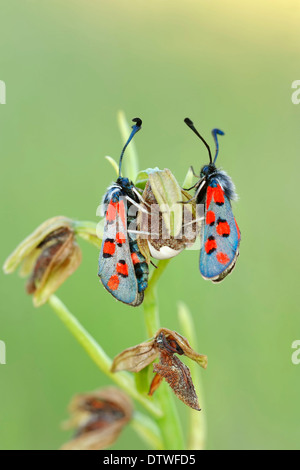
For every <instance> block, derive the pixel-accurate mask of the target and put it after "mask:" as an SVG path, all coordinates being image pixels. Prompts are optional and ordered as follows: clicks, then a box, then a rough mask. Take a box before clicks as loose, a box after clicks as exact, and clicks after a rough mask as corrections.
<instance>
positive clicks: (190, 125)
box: [184, 118, 212, 163]
mask: <svg viewBox="0 0 300 470" xmlns="http://www.w3.org/2000/svg"><path fill="white" fill-rule="evenodd" d="M184 122H185V123H186V125H187V126H189V128H190V129H192V131H193V132H194V133H195V134H196V135H197V136H198V137H199V139H201V140H202V142H203V143H204V145H205V147H206V148H207V151H208V155H209V162H210V163H212V156H211V151H210V147H209V145H208V143H207V142H206V140H205V139H204V138H203V137H202V136H201V135H200V134H199V132H198V131H197V129H196V128H195V126H194V123H193V121H191V120H190V119H189V118H185V120H184Z"/></svg>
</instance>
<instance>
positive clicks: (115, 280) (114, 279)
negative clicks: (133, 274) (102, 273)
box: [107, 274, 120, 290]
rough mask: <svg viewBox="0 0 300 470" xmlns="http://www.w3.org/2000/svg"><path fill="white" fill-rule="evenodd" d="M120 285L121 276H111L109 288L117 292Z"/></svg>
mask: <svg viewBox="0 0 300 470" xmlns="http://www.w3.org/2000/svg"><path fill="white" fill-rule="evenodd" d="M119 284H120V280H119V276H118V275H117V274H114V275H113V276H111V278H110V279H109V281H108V283H107V286H108V287H109V289H110V290H117V289H118V287H119Z"/></svg>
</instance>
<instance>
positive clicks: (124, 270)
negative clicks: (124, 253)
mask: <svg viewBox="0 0 300 470" xmlns="http://www.w3.org/2000/svg"><path fill="white" fill-rule="evenodd" d="M117 273H118V274H121V275H122V276H126V277H127V276H128V265H127V264H126V263H125V264H124V263H117Z"/></svg>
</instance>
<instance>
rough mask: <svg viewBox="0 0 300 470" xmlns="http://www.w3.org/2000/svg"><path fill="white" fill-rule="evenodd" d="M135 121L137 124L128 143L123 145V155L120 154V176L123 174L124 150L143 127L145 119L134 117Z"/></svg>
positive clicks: (133, 127)
mask: <svg viewBox="0 0 300 470" xmlns="http://www.w3.org/2000/svg"><path fill="white" fill-rule="evenodd" d="M132 121H133V122H135V123H136V124H135V125H134V126H132V131H131V134H130V136H129V138H128V140H127V142H126V144H125V145H124V147H123V150H122V153H121V156H120V162H119V177H120V176H121V168H122V160H123V156H124V152H125V150H126V147H127V146H128V144H129V143H130V142H131V140H132V139H133V137H134V136H135V134H136V133H137V132H138V131H139V130H140V129H141V127H142V123H143V121H142V120H141V119H140V118H134V119H132Z"/></svg>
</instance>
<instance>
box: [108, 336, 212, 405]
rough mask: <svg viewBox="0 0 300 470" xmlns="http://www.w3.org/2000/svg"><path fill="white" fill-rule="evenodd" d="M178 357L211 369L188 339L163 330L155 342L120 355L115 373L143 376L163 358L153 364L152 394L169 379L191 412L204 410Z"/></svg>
mask: <svg viewBox="0 0 300 470" xmlns="http://www.w3.org/2000/svg"><path fill="white" fill-rule="evenodd" d="M175 354H178V355H180V356H181V355H185V356H187V357H189V358H190V359H192V360H193V361H195V362H197V363H198V364H199V365H200V366H201V367H203V368H204V369H206V367H207V357H206V356H204V355H202V354H198V353H197V352H196V351H194V350H193V349H192V348H191V346H190V344H189V342H188V341H187V339H186V338H184V337H183V336H181V335H180V334H179V333H177V332H176V331H172V330H169V329H167V328H161V329H160V330H158V332H157V333H156V335H155V337H154V338H153V339H151V340H149V341H147V342H144V343H141V344H138V345H137V346H133V347H132V348H128V349H125V351H123V352H121V353H120V354H118V356H116V357H115V359H114V361H113V364H112V368H111V370H112V372H118V371H121V370H127V371H131V372H139V371H140V370H142V369H144V368H145V367H147V366H148V365H149V364H151V363H152V362H153V361H155V360H156V359H157V358H159V363H155V364H153V372H155V373H156V375H155V377H154V379H153V381H152V383H151V386H150V392H149V394H150V395H152V394H153V393H154V392H155V390H156V389H157V388H158V387H159V385H160V383H161V382H162V379H163V378H165V380H166V381H167V382H168V384H169V385H170V387H171V388H172V390H173V391H174V393H175V394H176V395H177V397H178V398H179V399H180V400H182V401H183V402H184V403H185V404H186V405H188V406H190V407H191V408H194V409H196V410H200V407H199V403H198V399H197V395H196V392H195V389H194V385H193V382H192V378H191V374H190V371H189V369H188V367H187V366H186V365H185V364H183V363H182V362H181V361H180V360H179V359H178V357H177V356H175Z"/></svg>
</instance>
